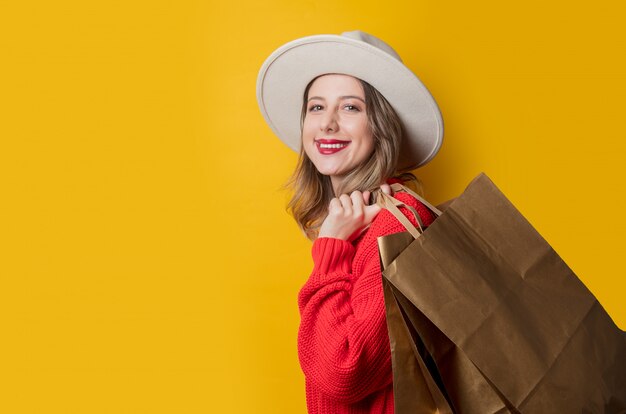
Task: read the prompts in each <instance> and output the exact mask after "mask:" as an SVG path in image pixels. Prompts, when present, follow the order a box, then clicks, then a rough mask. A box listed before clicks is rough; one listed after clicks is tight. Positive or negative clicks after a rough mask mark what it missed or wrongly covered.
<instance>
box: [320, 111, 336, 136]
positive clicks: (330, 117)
mask: <svg viewBox="0 0 626 414" xmlns="http://www.w3.org/2000/svg"><path fill="white" fill-rule="evenodd" d="M338 129H339V124H338V123H337V113H336V112H335V111H326V113H325V114H324V115H323V117H322V119H321V121H320V131H333V132H337V130H338Z"/></svg>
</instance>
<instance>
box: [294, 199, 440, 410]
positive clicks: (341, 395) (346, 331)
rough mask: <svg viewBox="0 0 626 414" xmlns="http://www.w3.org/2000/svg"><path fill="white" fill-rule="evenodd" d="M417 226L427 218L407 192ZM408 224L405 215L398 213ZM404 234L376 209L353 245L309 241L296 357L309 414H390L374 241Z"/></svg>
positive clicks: (385, 336)
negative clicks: (308, 269) (309, 263)
mask: <svg viewBox="0 0 626 414" xmlns="http://www.w3.org/2000/svg"><path fill="white" fill-rule="evenodd" d="M394 197H395V198H397V199H398V200H400V201H402V202H403V203H405V204H407V205H410V206H413V207H414V208H415V209H416V210H417V212H418V214H419V215H420V217H421V219H422V221H423V222H424V225H425V226H428V225H430V224H431V223H432V222H433V220H434V219H435V216H434V215H433V213H431V212H430V211H429V210H428V209H427V208H426V207H425V206H424V205H423V204H422V203H420V202H419V201H417V200H416V199H415V198H413V197H412V196H411V195H409V194H407V193H403V192H400V193H396V194H394ZM400 210H401V211H402V213H403V214H404V215H406V216H407V217H408V218H409V220H410V221H411V222H412V223H413V225H415V226H417V223H416V221H415V218H414V217H413V215H412V213H411V212H410V211H409V210H408V209H406V208H400ZM402 231H405V228H404V227H403V226H402V224H400V222H399V221H398V220H397V219H396V218H395V217H394V216H393V215H392V214H391V213H389V212H388V211H387V210H382V211H381V212H380V213H378V215H377V216H376V218H375V219H374V221H373V222H372V224H371V225H370V227H369V228H368V229H367V231H366V232H364V233H363V234H362V235H361V236H360V237H359V238H358V239H357V240H355V241H354V242H352V243H350V242H347V241H344V240H340V239H335V238H329V237H322V238H318V239H316V240H315V241H314V242H313V246H312V256H313V263H314V266H313V271H312V273H311V275H310V277H309V279H308V280H307V282H306V283H305V284H304V286H303V287H302V289H301V290H300V293H299V295H298V305H299V308H300V316H301V322H300V328H299V331H298V356H299V359H300V366H301V367H302V371H303V372H304V375H305V381H306V400H307V407H308V412H309V413H310V414H343V413H351V414H357V413H368V414H374V413H388V414H393V412H394V404H393V385H392V379H393V376H392V370H391V350H390V345H389V334H388V332H387V322H386V319H385V301H384V295H383V288H382V273H381V269H380V259H379V256H378V244H377V240H376V239H377V238H378V237H380V236H385V235H389V234H393V233H399V232H402Z"/></svg>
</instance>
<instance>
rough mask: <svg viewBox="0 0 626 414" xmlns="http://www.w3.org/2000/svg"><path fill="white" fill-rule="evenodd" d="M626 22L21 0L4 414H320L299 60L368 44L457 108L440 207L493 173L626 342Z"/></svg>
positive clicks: (597, 4)
mask: <svg viewBox="0 0 626 414" xmlns="http://www.w3.org/2000/svg"><path fill="white" fill-rule="evenodd" d="M624 9H625V7H624V6H623V2H620V1H617V0H616V1H602V0H600V1H594V2H571V1H555V2H545V1H538V0H532V1H527V2H523V3H519V2H514V3H510V2H502V1H472V2H470V1H456V2H444V1H435V0H432V1H414V0H411V1H402V2H393V1H392V2H382V3H381V2H380V1H379V0H375V1H363V0H361V1H342V2H337V1H317V2H311V1H299V2H298V1H296V2H293V1H270V2H257V1H239V2H232V3H227V2H199V1H183V0H181V1H177V2H172V1H163V0H152V1H119V0H113V1H107V2H104V1H95V2H93V1H68V0H58V1H48V2H43V1H13V2H9V1H5V2H2V3H1V5H0V53H1V55H0V59H1V64H0V71H1V72H2V76H1V77H0V105H1V107H0V121H1V122H0V182H1V187H0V194H1V197H2V200H1V203H0V234H1V240H2V246H1V250H0V281H1V286H0V330H1V335H2V338H1V339H0V347H1V348H2V349H1V354H0V355H1V357H0V382H1V384H0V412H3V413H222V412H224V413H304V412H305V400H304V399H305V396H304V382H303V377H302V374H301V373H300V368H299V365H298V361H297V353H296V333H297V326H298V321H299V317H298V313H297V305H296V295H297V292H298V290H299V287H300V286H301V285H302V284H303V283H304V281H305V279H306V277H307V276H308V273H309V271H310V268H311V260H310V250H309V249H310V244H309V242H307V241H306V240H305V239H304V238H303V237H302V236H301V234H300V233H299V231H298V229H297V227H296V225H295V224H294V222H293V221H292V219H291V218H290V217H289V216H288V215H287V214H286V213H285V211H284V205H285V201H286V194H285V193H284V192H283V191H281V190H280V186H281V185H282V184H283V182H284V181H285V180H286V178H287V177H288V175H289V173H290V172H291V171H292V169H293V167H294V165H295V161H296V156H295V154H294V153H292V152H290V150H288V149H287V147H286V146H284V145H283V144H282V143H281V142H280V141H279V140H278V139H276V138H275V137H274V136H273V135H272V133H271V131H270V129H269V128H268V127H267V126H266V125H265V123H264V121H263V118H262V116H261V115H260V112H259V110H258V108H257V106H256V105H257V104H256V99H255V82H256V75H257V71H258V69H259V67H260V66H261V64H262V62H263V60H264V59H265V58H266V57H267V56H268V55H269V54H270V53H271V52H272V51H273V50H274V49H275V48H276V47H278V46H280V45H281V44H283V43H285V42H287V41H290V40H292V39H295V38H297V37H301V36H305V35H311V34H318V33H340V32H342V31H345V30H355V29H360V30H364V31H367V32H370V33H372V34H375V35H376V36H379V37H381V38H382V39H384V40H385V41H387V42H388V43H390V44H391V45H393V46H394V48H395V49H396V50H397V51H398V52H399V54H400V55H401V56H402V57H403V58H404V61H405V63H406V64H407V65H408V66H409V67H410V68H411V69H412V70H413V71H414V72H416V73H417V74H418V76H420V77H421V79H422V80H423V81H424V82H425V84H426V85H427V86H428V88H429V89H430V91H431V92H432V94H433V95H434V97H435V99H436V100H437V101H438V102H439V104H440V107H441V110H442V112H443V116H444V122H445V140H444V145H443V148H442V150H441V152H440V153H439V155H438V156H437V157H436V158H435V160H434V161H432V162H431V163H430V164H428V165H427V166H426V167H424V168H423V169H421V170H418V171H417V175H418V176H419V177H420V178H421V179H422V180H423V181H424V183H425V187H426V195H427V197H428V198H429V199H430V200H432V201H433V202H435V203H439V202H442V201H445V200H447V199H449V198H452V197H454V196H456V195H458V194H459V193H460V192H462V190H463V189H464V188H465V186H466V185H467V184H468V183H469V181H470V180H471V179H472V178H473V177H475V176H476V175H477V174H478V173H479V172H481V171H484V172H486V173H487V174H488V175H489V176H490V177H491V178H492V180H494V182H495V183H496V184H497V185H498V186H499V188H500V189H501V190H502V191H503V192H504V193H505V195H507V197H509V199H510V200H511V201H512V202H513V203H514V204H515V205H516V206H517V208H518V209H519V210H520V211H521V212H522V213H523V214H524V215H525V217H526V218H527V219H528V220H529V221H530V222H531V223H532V224H533V225H534V226H535V227H536V228H537V230H538V231H539V232H540V233H541V234H542V235H543V236H544V237H545V238H546V239H547V240H548V241H549V242H550V243H551V244H552V246H553V247H554V248H555V250H556V251H557V252H558V253H559V254H560V255H561V256H562V257H563V258H564V260H565V261H566V262H567V263H568V264H569V265H570V266H571V267H572V269H573V270H574V271H575V272H576V273H577V274H578V275H579V277H580V278H581V279H582V280H583V281H584V283H585V284H586V285H587V286H588V287H589V288H590V289H591V291H592V292H593V293H594V294H595V295H596V296H597V297H598V299H599V300H600V302H601V303H602V304H603V305H604V307H605V308H606V309H607V311H608V312H609V314H610V315H611V316H612V317H613V319H614V320H615V322H616V323H617V324H618V325H619V326H620V327H621V328H622V329H626V303H625V302H624V293H625V290H626V289H625V288H626V281H625V278H624V258H625V256H626V255H625V251H624V241H623V238H624V234H626V215H625V214H624V210H625V209H626V196H625V195H624V171H625V167H624V163H625V158H626V143H625V141H626V140H625V138H626V133H625V131H626V128H625V127H624V110H625V109H626V104H625V103H624V101H625V99H626V59H625V56H626V53H625V52H626V34H625V32H624V30H623V16H624V12H625V10H624Z"/></svg>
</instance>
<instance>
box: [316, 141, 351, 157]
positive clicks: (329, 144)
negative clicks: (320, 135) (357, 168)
mask: <svg viewBox="0 0 626 414" xmlns="http://www.w3.org/2000/svg"><path fill="white" fill-rule="evenodd" d="M348 145H350V141H341V140H338V139H318V140H316V141H315V146H316V147H317V150H318V151H319V153H320V154H322V155H331V154H335V153H337V152H339V151H341V150H342V149H344V148H346V147H347V146H348Z"/></svg>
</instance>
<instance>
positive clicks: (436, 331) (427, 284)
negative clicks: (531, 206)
mask: <svg viewBox="0 0 626 414" xmlns="http://www.w3.org/2000/svg"><path fill="white" fill-rule="evenodd" d="M396 189H397V187H396ZM402 190H403V191H405V190H407V189H406V188H402ZM414 195H415V194H414ZM416 196H417V195H416ZM418 197H419V196H418ZM382 199H383V200H387V201H386V202H385V203H386V205H385V207H386V208H388V209H389V210H390V211H391V212H392V213H394V214H395V215H396V216H397V217H398V219H401V220H402V219H404V216H403V215H402V213H400V212H399V211H398V210H397V208H395V207H394V205H393V203H391V201H390V198H389V197H385V196H383V197H382ZM422 202H424V203H425V204H427V205H428V206H430V204H428V203H427V202H426V201H425V200H423V199H422ZM430 207H431V208H432V209H433V211H435V212H436V213H437V214H438V215H439V217H438V218H437V219H436V220H435V222H434V223H433V224H432V225H431V226H430V227H429V228H428V229H426V231H424V232H423V233H421V234H420V232H419V231H418V230H416V229H415V228H412V226H411V225H410V223H408V225H407V220H404V221H403V223H404V224H405V226H407V230H408V231H409V232H408V233H401V234H399V235H392V236H387V237H383V238H380V239H379V247H380V249H379V250H380V253H381V265H382V267H383V275H384V287H385V299H386V306H387V313H388V326H389V334H390V339H391V345H392V356H393V364H394V391H395V398H396V407H397V412H398V413H404V412H436V411H434V410H439V412H450V411H446V410H451V411H452V412H458V413H481V414H485V413H500V412H502V413H505V412H512V413H516V412H520V413H620V412H626V340H625V338H624V336H623V333H622V332H621V331H620V330H619V329H618V328H617V327H616V326H615V324H614V323H613V321H612V320H611V318H610V317H609V316H608V314H607V313H606V312H605V311H604V309H603V308H602V306H601V305H600V304H599V303H598V301H597V300H596V299H595V298H594V296H593V295H592V294H591V293H590V292H589V290H588V289H587V288H586V287H585V286H584V285H583V284H582V283H581V282H580V280H579V279H578V278H577V277H576V275H575V274H574V273H573V272H572V271H571V269H569V267H567V265H566V264H565V263H564V262H563V260H562V259H561V258H560V257H559V256H558V254H557V253H556V252H555V251H554V250H553V249H552V248H551V247H550V245H549V244H548V243H547V242H546V241H545V240H544V239H543V238H542V237H541V236H540V235H539V233H537V232H536V230H534V228H533V227H532V226H531V225H530V224H529V223H528V221H526V220H525V219H524V217H523V216H522V215H521V214H520V213H519V212H518V211H517V210H516V209H515V207H514V206H513V205H512V204H511V203H510V202H509V201H508V200H507V199H506V197H504V195H503V194H502V193H501V192H500V191H499V190H498V189H497V187H496V186H495V185H494V184H493V183H492V182H491V181H490V180H489V178H488V177H487V176H486V175H484V174H481V175H479V176H478V177H477V178H475V179H474V180H473V181H472V182H471V183H470V185H469V186H468V187H467V189H466V190H465V191H464V193H463V194H462V195H461V196H459V197H458V198H457V199H455V200H454V201H453V202H452V203H451V204H450V205H449V207H448V208H447V209H446V211H445V213H443V214H442V213H441V212H440V211H438V210H437V209H436V208H434V207H432V206H430ZM401 216H402V217H401ZM411 233H412V235H411ZM581 242H584V240H583V239H581ZM398 344H400V345H398ZM407 344H408V346H407ZM407 361H411V362H410V363H408V362H407ZM412 389H413V390H415V391H414V392H412V391H411V390H412ZM422 401H423V402H424V404H423V405H422V404H421V402H422ZM411 404H413V406H415V407H422V409H421V411H419V408H418V409H412V408H411V409H410V410H411V411H404V410H405V408H404V407H411ZM416 410H417V411H416ZM429 410H430V411H429Z"/></svg>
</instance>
